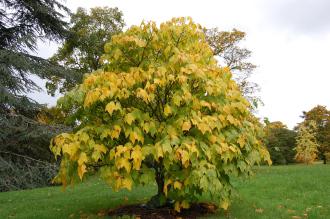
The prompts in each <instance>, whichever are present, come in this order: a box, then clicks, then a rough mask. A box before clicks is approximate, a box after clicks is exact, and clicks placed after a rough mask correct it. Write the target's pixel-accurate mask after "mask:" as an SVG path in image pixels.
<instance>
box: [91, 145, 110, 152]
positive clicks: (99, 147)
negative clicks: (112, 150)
mask: <svg viewBox="0 0 330 219" xmlns="http://www.w3.org/2000/svg"><path fill="white" fill-rule="evenodd" d="M94 150H96V151H99V152H102V153H106V152H107V150H108V148H106V147H105V146H104V145H103V144H95V146H94Z"/></svg>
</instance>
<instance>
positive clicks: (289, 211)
mask: <svg viewBox="0 0 330 219" xmlns="http://www.w3.org/2000/svg"><path fill="white" fill-rule="evenodd" d="M295 212H296V211H295V210H292V209H288V213H290V214H291V213H295Z"/></svg>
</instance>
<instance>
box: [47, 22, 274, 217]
mask: <svg viewBox="0 0 330 219" xmlns="http://www.w3.org/2000/svg"><path fill="white" fill-rule="evenodd" d="M102 62H103V63H104V64H105V68H104V69H103V70H98V71H95V72H93V73H91V74H89V75H87V76H86V77H85V79H84V81H83V83H82V84H81V85H79V86H78V87H77V88H75V89H74V90H72V91H71V92H69V93H68V94H67V95H65V96H64V97H63V98H61V100H59V102H58V104H59V107H62V108H66V107H71V106H70V105H71V104H75V105H76V110H75V112H74V117H75V119H76V120H77V121H79V123H78V124H79V126H78V127H77V128H76V129H75V131H74V132H71V133H63V134H60V135H58V136H57V137H55V138H54V139H53V141H52V144H51V150H52V151H53V152H54V154H55V155H56V156H60V155H61V156H62V159H61V169H60V172H59V174H58V177H57V179H58V180H60V181H61V182H62V183H63V185H64V186H65V185H67V184H68V183H69V182H72V181H73V180H74V179H77V178H80V179H83V178H84V175H85V173H86V172H88V171H89V170H90V168H91V167H100V169H99V172H100V174H101V177H102V178H103V179H105V180H106V182H107V183H108V184H109V185H111V187H112V188H114V189H115V190H119V189H124V188H126V189H129V190H130V189H131V188H132V186H133V185H136V184H148V183H150V182H156V183H157V185H158V193H157V195H156V196H154V197H153V198H152V199H151V200H150V201H149V203H148V204H149V205H150V206H159V205H163V204H164V203H165V201H166V200H174V201H175V204H174V208H175V209H176V210H177V211H180V209H182V208H188V207H189V204H190V203H192V202H196V201H197V199H198V197H199V195H202V194H209V195H210V197H212V200H213V201H214V202H215V203H218V204H219V205H220V206H221V207H222V208H224V209H226V208H227V207H228V205H229V202H230V201H229V200H230V194H231V190H232V186H231V182H230V177H231V176H233V175H243V176H246V175H249V174H251V171H252V166H253V165H254V164H255V163H258V162H261V161H263V160H266V161H268V162H271V161H270V159H269V153H268V151H267V150H266V148H265V147H264V146H262V144H261V135H262V129H261V127H260V124H259V122H258V120H257V119H256V118H255V117H254V116H253V115H252V114H251V112H250V111H249V102H248V101H247V100H246V99H245V98H244V97H243V96H242V95H241V92H240V90H239V88H238V86H237V84H236V83H235V82H234V81H233V80H232V74H231V72H230V70H229V68H226V67H225V68H222V67H219V66H218V64H217V61H216V60H215V59H214V57H213V52H212V50H211V48H210V47H209V45H208V43H207V41H206V39H205V35H204V32H203V29H202V28H201V27H200V25H197V24H195V23H194V22H192V20H191V19H190V18H174V19H172V20H171V21H168V22H165V23H162V24H160V26H159V27H157V26H156V24H155V23H153V22H148V23H142V24H141V25H140V26H132V27H131V28H129V29H128V30H127V31H126V32H125V33H122V34H119V35H116V36H113V37H112V40H111V42H109V43H107V44H106V45H105V55H104V56H103V57H102Z"/></svg>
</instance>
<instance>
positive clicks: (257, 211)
mask: <svg viewBox="0 0 330 219" xmlns="http://www.w3.org/2000/svg"><path fill="white" fill-rule="evenodd" d="M263 212H264V209H262V208H256V213H259V214H262V213H263Z"/></svg>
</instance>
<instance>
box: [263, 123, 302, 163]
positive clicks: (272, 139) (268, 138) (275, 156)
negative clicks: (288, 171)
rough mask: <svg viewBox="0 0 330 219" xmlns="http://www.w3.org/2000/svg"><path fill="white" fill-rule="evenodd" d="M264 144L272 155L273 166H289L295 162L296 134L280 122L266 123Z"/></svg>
mask: <svg viewBox="0 0 330 219" xmlns="http://www.w3.org/2000/svg"><path fill="white" fill-rule="evenodd" d="M264 131H265V138H264V142H265V145H266V146H267V148H268V151H269V153H270V158H271V160H272V162H273V164H288V163H293V162H294V157H295V151H294V148H295V146H296V139H295V138H296V136H297V134H296V132H295V131H292V130H289V129H288V128H287V126H286V125H284V124H283V123H282V122H280V121H276V122H270V123H266V126H265V128H264Z"/></svg>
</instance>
